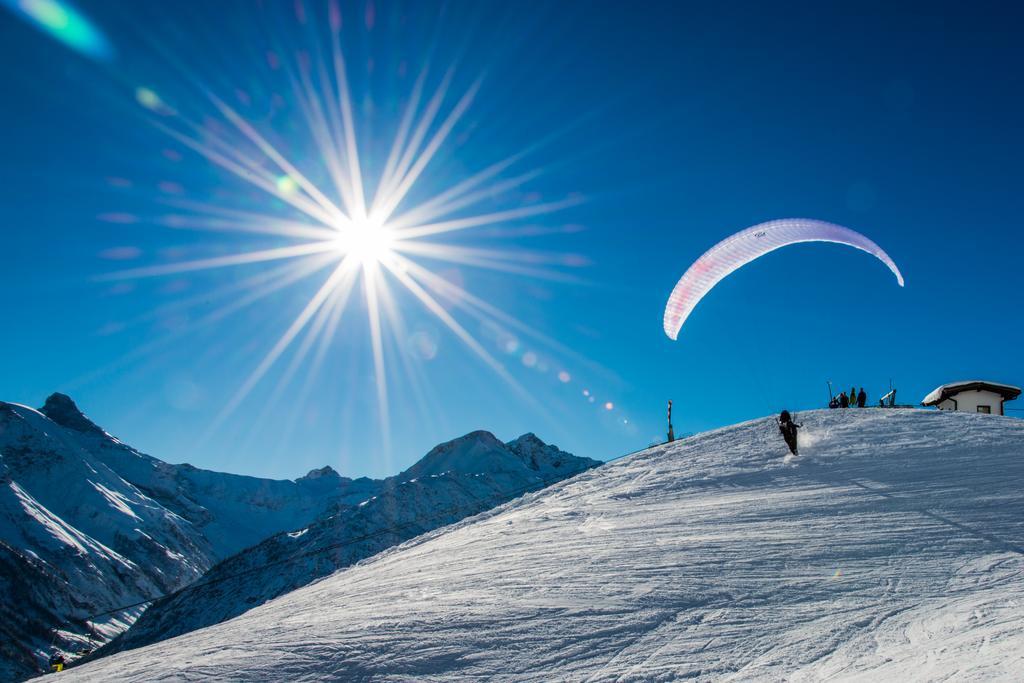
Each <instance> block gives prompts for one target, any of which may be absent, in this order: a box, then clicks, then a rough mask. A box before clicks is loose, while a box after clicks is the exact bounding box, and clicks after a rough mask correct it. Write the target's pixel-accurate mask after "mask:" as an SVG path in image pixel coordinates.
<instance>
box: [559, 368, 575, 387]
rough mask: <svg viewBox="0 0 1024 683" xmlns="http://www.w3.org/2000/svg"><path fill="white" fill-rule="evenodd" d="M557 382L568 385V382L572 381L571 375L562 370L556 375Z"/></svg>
mask: <svg viewBox="0 0 1024 683" xmlns="http://www.w3.org/2000/svg"><path fill="white" fill-rule="evenodd" d="M558 381H559V382H561V383H562V384H568V383H569V382H571V381H572V375H570V374H569V373H568V372H566V371H565V370H562V371H560V372H559V373H558Z"/></svg>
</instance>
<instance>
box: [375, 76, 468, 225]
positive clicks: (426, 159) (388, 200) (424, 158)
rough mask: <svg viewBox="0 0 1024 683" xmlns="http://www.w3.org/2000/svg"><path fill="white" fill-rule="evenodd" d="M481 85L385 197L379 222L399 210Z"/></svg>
mask: <svg viewBox="0 0 1024 683" xmlns="http://www.w3.org/2000/svg"><path fill="white" fill-rule="evenodd" d="M481 83H482V81H480V80H477V81H475V82H474V83H473V85H472V86H470V88H469V90H468V91H466V94H464V95H463V96H462V98H461V99H460V100H459V101H458V103H457V104H456V105H455V108H454V109H452V111H451V113H449V114H448V116H447V118H445V120H444V122H443V123H442V124H441V127H440V128H439V129H438V130H437V132H436V133H434V136H433V137H432V138H431V139H430V142H428V143H427V146H426V147H425V148H424V149H423V151H422V152H421V153H420V155H419V156H418V157H417V158H416V162H415V163H414V164H413V165H412V167H411V168H410V169H409V170H408V172H407V173H406V174H405V175H404V176H403V177H402V178H401V181H400V182H399V184H398V187H396V188H395V189H394V190H393V191H389V192H388V194H387V195H385V200H384V205H383V206H382V207H380V208H378V210H377V213H375V214H374V215H375V217H376V218H377V220H379V221H381V222H386V221H387V220H388V218H390V217H391V214H392V213H394V211H395V209H397V208H398V205H399V204H401V203H402V200H403V199H404V198H405V195H406V194H407V193H408V192H409V189H410V188H411V187H412V186H413V183H415V182H416V180H417V179H419V177H420V174H421V173H422V172H423V169H425V168H426V167H427V164H429V163H430V160H431V159H433V158H434V155H435V154H437V150H439V149H440V148H441V145H442V143H444V141H445V139H446V138H447V137H448V135H449V134H450V133H451V132H452V129H453V128H454V127H455V124H456V123H458V121H459V119H460V118H462V115H463V114H464V113H465V112H466V110H467V109H468V108H469V105H470V104H471V103H472V102H473V98H474V97H476V94H477V92H478V91H479V90H480V85H481Z"/></svg>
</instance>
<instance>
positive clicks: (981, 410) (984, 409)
mask: <svg viewBox="0 0 1024 683" xmlns="http://www.w3.org/2000/svg"><path fill="white" fill-rule="evenodd" d="M978 412H979V413H985V414H987V415H991V414H992V406H978Z"/></svg>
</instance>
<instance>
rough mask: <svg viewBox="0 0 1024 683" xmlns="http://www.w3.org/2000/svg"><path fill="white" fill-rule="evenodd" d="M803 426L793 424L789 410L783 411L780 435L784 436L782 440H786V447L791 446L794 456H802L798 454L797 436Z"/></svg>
mask: <svg viewBox="0 0 1024 683" xmlns="http://www.w3.org/2000/svg"><path fill="white" fill-rule="evenodd" d="M802 426H803V425H798V424H797V423H796V422H793V418H792V417H790V414H789V411H788V410H783V411H782V413H781V414H780V415H779V433H780V434H782V438H783V439H785V440H786V445H787V446H789V452H790V453H792V454H793V455H800V454H799V453H797V452H796V435H797V430H799V429H800V427H802Z"/></svg>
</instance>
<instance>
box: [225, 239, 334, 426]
mask: <svg viewBox="0 0 1024 683" xmlns="http://www.w3.org/2000/svg"><path fill="white" fill-rule="evenodd" d="M349 267H350V264H349V260H348V259H344V260H342V262H341V263H339V264H338V266H337V267H336V268H335V269H334V272H332V273H331V275H330V277H328V278H327V280H326V281H325V282H324V284H323V285H322V286H321V287H320V289H319V290H317V292H316V294H314V295H313V297H312V298H311V299H310V300H309V302H308V303H307V304H306V306H305V308H303V309H302V311H301V312H300V313H299V315H298V317H296V318H295V320H294V321H293V322H292V324H291V325H290V326H289V327H288V329H287V330H286V331H285V333H284V334H283V335H281V337H280V339H278V340H277V343H275V344H274V346H273V347H272V348H271V349H270V351H268V352H267V354H266V355H265V356H264V357H263V360H262V361H260V363H259V365H257V366H256V369H254V370H253V371H252V373H251V374H250V375H249V377H248V378H246V380H245V382H243V383H242V385H241V386H240V387H239V388H238V390H237V391H236V392H235V394H234V395H233V396H232V397H231V399H230V400H229V401H228V402H227V403H226V404H225V405H224V407H223V409H221V411H220V413H219V414H218V415H217V417H216V418H215V419H214V421H213V424H212V425H211V427H210V430H209V431H208V433H209V432H212V431H213V430H214V429H216V428H217V427H219V426H220V424H221V423H223V422H224V420H226V419H227V418H228V417H229V416H230V415H231V413H233V412H234V411H235V409H236V408H238V406H239V405H240V404H241V403H242V401H243V400H245V398H246V397H247V396H248V395H249V392H251V391H252V389H253V387H255V386H256V384H257V383H258V382H259V381H260V380H261V379H263V376H264V375H265V374H267V371H268V370H269V369H270V368H271V366H272V365H274V363H275V362H277V359H278V358H280V357H281V354H282V353H284V351H285V349H286V348H288V346H289V345H290V344H291V343H292V341H293V340H294V339H295V337H296V335H298V334H299V332H300V331H302V329H303V328H304V327H305V326H306V324H307V323H308V322H309V320H310V318H312V317H313V314H315V313H316V312H317V311H318V310H319V309H320V307H321V306H322V305H323V303H324V301H325V300H326V299H327V297H328V296H330V294H331V293H332V292H333V291H334V289H335V288H336V287H337V286H338V284H339V283H340V282H341V281H342V279H343V278H344V277H345V275H346V273H347V272H349Z"/></svg>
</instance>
